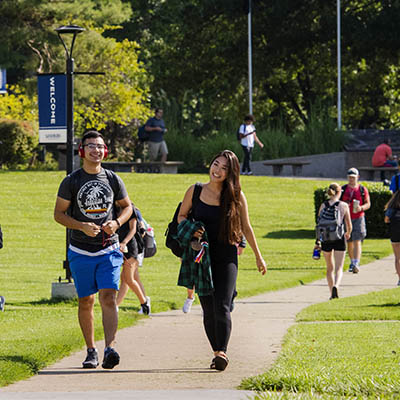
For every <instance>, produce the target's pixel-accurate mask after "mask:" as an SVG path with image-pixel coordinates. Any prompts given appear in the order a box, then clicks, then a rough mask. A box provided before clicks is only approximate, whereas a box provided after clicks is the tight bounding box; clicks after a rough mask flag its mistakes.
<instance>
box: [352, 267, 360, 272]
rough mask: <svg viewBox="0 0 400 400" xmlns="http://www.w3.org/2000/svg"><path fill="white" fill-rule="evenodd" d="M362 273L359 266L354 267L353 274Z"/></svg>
mask: <svg viewBox="0 0 400 400" xmlns="http://www.w3.org/2000/svg"><path fill="white" fill-rule="evenodd" d="M359 272H360V269H359V268H358V267H357V265H354V266H353V274H358V273H359Z"/></svg>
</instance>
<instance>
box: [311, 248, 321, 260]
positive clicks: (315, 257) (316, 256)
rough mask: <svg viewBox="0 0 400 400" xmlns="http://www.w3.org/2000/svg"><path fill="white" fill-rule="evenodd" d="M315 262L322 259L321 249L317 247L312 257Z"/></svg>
mask: <svg viewBox="0 0 400 400" xmlns="http://www.w3.org/2000/svg"><path fill="white" fill-rule="evenodd" d="M312 258H313V260H319V259H320V258H321V249H319V248H318V247H316V248H315V249H314V251H313V255H312Z"/></svg>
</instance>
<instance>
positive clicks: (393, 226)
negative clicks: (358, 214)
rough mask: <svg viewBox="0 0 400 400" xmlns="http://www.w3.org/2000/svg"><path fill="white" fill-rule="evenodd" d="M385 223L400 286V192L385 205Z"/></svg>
mask: <svg viewBox="0 0 400 400" xmlns="http://www.w3.org/2000/svg"><path fill="white" fill-rule="evenodd" d="M385 223H387V224H389V232H390V242H391V243H392V248H393V253H394V265H395V269H396V273H397V277H398V281H397V286H400V191H399V190H397V191H396V192H395V193H394V194H393V195H392V197H391V199H390V200H389V201H388V202H387V204H386V205H385Z"/></svg>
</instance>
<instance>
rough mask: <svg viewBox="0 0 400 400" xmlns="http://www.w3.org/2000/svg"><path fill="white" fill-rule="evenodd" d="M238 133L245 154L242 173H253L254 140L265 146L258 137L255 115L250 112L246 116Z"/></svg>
mask: <svg viewBox="0 0 400 400" xmlns="http://www.w3.org/2000/svg"><path fill="white" fill-rule="evenodd" d="M237 135H238V140H240V144H241V146H242V149H243V154H244V160H243V165H242V175H252V174H253V172H252V171H251V167H250V161H251V155H252V153H253V149H254V142H256V143H257V144H258V145H259V146H260V147H261V148H263V147H264V145H263V144H262V142H261V140H260V139H258V137H257V134H256V128H255V127H254V117H253V115H251V114H249V115H246V116H245V117H244V123H243V124H242V125H240V127H239V130H238V134H237Z"/></svg>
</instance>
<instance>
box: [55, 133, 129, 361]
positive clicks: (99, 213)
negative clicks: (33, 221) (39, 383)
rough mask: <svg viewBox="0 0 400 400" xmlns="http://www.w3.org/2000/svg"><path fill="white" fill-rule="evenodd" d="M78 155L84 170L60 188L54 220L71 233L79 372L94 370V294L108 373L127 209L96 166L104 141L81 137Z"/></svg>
mask: <svg viewBox="0 0 400 400" xmlns="http://www.w3.org/2000/svg"><path fill="white" fill-rule="evenodd" d="M78 151H79V155H80V157H81V158H82V159H83V166H82V168H80V169H78V170H76V171H73V172H72V173H71V174H69V175H68V176H67V177H65V178H64V180H63V181H62V182H61V184H60V187H59V190H58V194H57V200H56V205H55V209H54V219H55V220H56V222H58V223H59V224H61V225H63V226H65V227H67V228H68V229H69V230H70V232H71V235H70V243H69V247H68V262H69V267H70V269H71V273H72V277H73V279H74V284H75V288H76V291H77V293H78V319H79V324H80V327H81V330H82V334H83V337H84V339H85V342H86V346H87V356H86V359H85V360H84V361H83V363H82V365H83V368H96V367H97V366H98V364H99V362H98V352H97V349H96V347H95V341H94V317H93V308H94V302H95V294H96V293H97V292H99V302H100V306H101V310H102V315H103V318H102V320H103V330H104V340H105V349H104V358H103V363H102V367H103V368H105V369H112V368H114V367H115V366H116V365H117V364H119V359H120V357H119V354H118V353H117V352H116V350H115V349H114V348H113V345H114V342H115V336H116V332H117V327H118V313H117V307H116V297H117V290H118V284H119V279H120V269H121V265H122V261H123V256H122V253H121V251H120V250H119V242H118V234H117V230H118V228H120V227H121V225H123V224H124V223H125V222H127V221H128V219H129V217H130V216H131V214H132V207H131V201H130V199H129V196H128V193H127V191H126V188H125V185H124V183H123V181H122V179H121V178H120V177H119V176H118V175H116V174H115V173H114V172H112V171H110V170H105V169H103V168H102V166H101V162H102V161H103V159H104V158H105V157H106V156H107V146H106V145H105V142H104V139H103V136H102V135H101V134H100V133H99V132H97V131H88V132H86V133H85V134H84V135H83V137H82V141H81V144H80V146H79V150H78ZM117 207H118V208H119V209H120V213H119V216H117Z"/></svg>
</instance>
